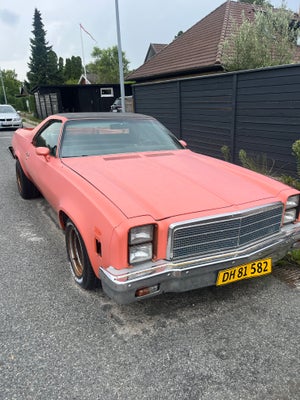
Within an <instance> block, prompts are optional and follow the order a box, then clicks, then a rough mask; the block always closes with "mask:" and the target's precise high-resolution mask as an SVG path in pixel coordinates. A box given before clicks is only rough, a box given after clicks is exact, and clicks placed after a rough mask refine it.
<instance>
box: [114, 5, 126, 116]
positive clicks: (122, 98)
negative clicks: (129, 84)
mask: <svg viewBox="0 0 300 400" xmlns="http://www.w3.org/2000/svg"><path fill="white" fill-rule="evenodd" d="M115 8H116V21H117V37H118V56H119V75H120V89H121V107H122V112H125V88H124V70H123V55H122V45H121V31H120V19H119V5H118V0H115Z"/></svg>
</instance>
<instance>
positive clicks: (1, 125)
mask: <svg viewBox="0 0 300 400" xmlns="http://www.w3.org/2000/svg"><path fill="white" fill-rule="evenodd" d="M22 127H23V122H22V121H8V122H0V129H11V128H13V129H17V128H22Z"/></svg>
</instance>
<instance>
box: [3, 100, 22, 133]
mask: <svg viewBox="0 0 300 400" xmlns="http://www.w3.org/2000/svg"><path fill="white" fill-rule="evenodd" d="M22 127H23V121H22V118H21V116H20V115H19V114H18V113H17V111H16V110H15V109H14V108H13V107H12V106H11V105H9V104H0V129H9V128H15V129H16V128H22Z"/></svg>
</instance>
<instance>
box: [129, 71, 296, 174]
mask: <svg viewBox="0 0 300 400" xmlns="http://www.w3.org/2000/svg"><path fill="white" fill-rule="evenodd" d="M133 93H134V99H135V111H136V112H138V113H144V114H149V115H152V116H154V117H156V118H157V119H158V120H160V121H161V122H162V123H163V124H165V125H166V126H167V127H168V128H169V129H170V130H171V131H172V132H173V133H174V134H175V135H176V136H177V137H178V138H180V139H184V140H185V141H186V142H187V143H188V147H189V148H190V149H191V150H194V151H196V152H199V153H203V154H206V155H210V156H213V157H217V158H223V155H222V152H221V148H222V146H224V145H226V146H228V147H229V148H230V150H231V161H232V162H234V163H239V157H238V153H239V150H241V149H244V150H246V152H247V154H248V155H250V156H256V155H258V154H260V155H265V156H266V157H267V159H268V163H269V167H270V168H271V167H272V166H273V171H274V173H287V174H290V175H295V174H296V159H295V157H294V156H293V155H292V149H291V148H292V144H293V143H294V141H295V140H298V139H300V65H289V66H283V67H273V68H265V69H260V70H254V71H242V72H237V73H227V74H219V75H214V76H211V75H210V76H205V77H198V78H193V79H181V80H176V81H169V82H161V83H155V84H154V83H153V84H139V85H135V86H134V87H133Z"/></svg>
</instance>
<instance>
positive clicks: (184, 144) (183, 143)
mask: <svg viewBox="0 0 300 400" xmlns="http://www.w3.org/2000/svg"><path fill="white" fill-rule="evenodd" d="M179 143H180V144H181V145H182V146H183V147H187V142H186V141H185V140H179Z"/></svg>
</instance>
